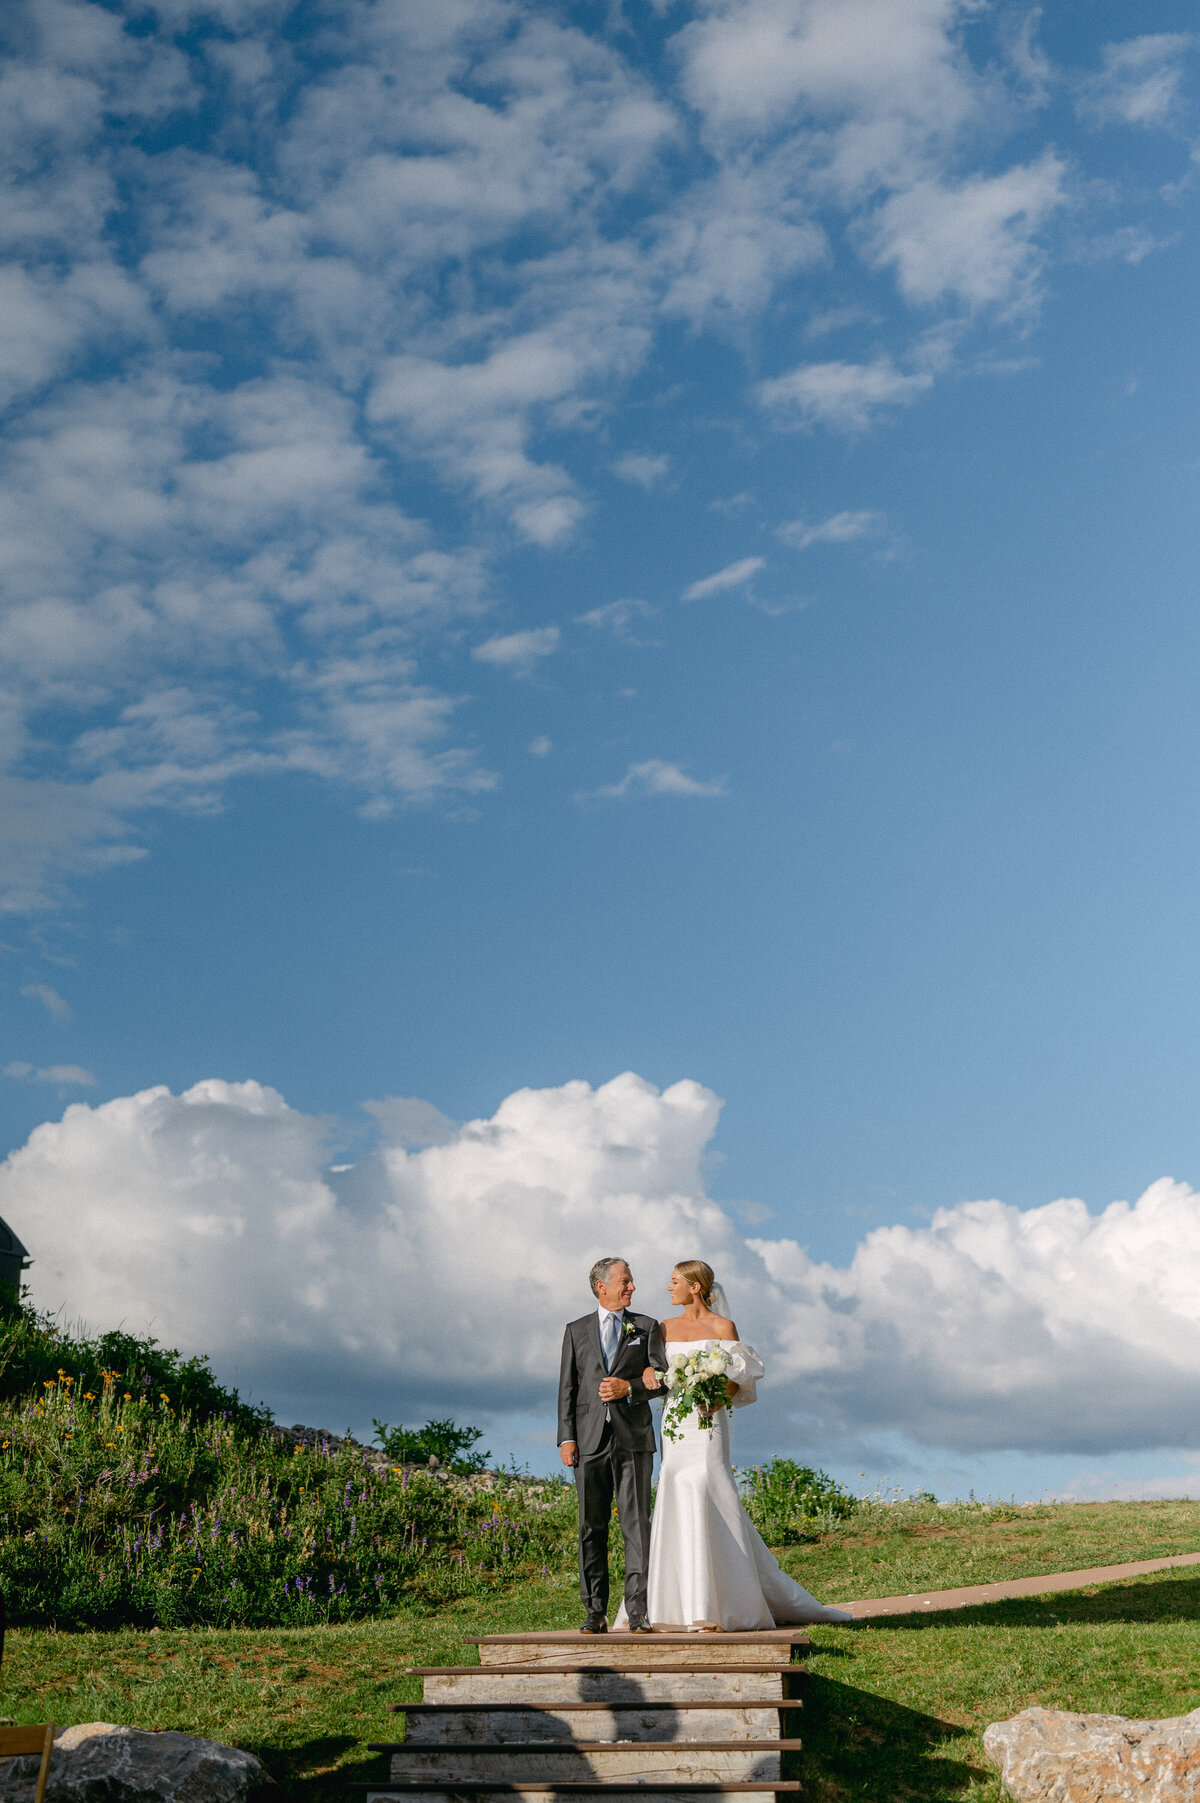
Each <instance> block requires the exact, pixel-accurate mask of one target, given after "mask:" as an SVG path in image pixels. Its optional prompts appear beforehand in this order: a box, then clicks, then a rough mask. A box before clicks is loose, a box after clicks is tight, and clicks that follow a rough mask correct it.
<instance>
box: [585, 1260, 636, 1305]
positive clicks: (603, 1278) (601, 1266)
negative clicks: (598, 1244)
mask: <svg viewBox="0 0 1200 1803" xmlns="http://www.w3.org/2000/svg"><path fill="white" fill-rule="evenodd" d="M614 1265H624V1267H625V1269H626V1270H627V1271H628V1269H629V1260H628V1259H627V1258H617V1257H613V1258H598V1259H597V1260H596V1262H595V1264H594V1265H593V1266H592V1268H591V1270H590V1271H589V1272H588V1282H589V1283H590V1284H591V1286H592V1295H593V1296H598V1295H599V1294H600V1285H601V1284H602V1283H607V1282H608V1274H609V1272H610V1271H611V1270H612V1268H613V1266H614Z"/></svg>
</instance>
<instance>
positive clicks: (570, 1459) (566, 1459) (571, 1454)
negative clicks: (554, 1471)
mask: <svg viewBox="0 0 1200 1803" xmlns="http://www.w3.org/2000/svg"><path fill="white" fill-rule="evenodd" d="M558 1456H559V1458H560V1459H561V1460H562V1462H563V1464H564V1465H578V1463H579V1448H578V1446H576V1444H575V1442H574V1440H564V1441H563V1443H562V1445H561V1446H560V1447H559V1449H558Z"/></svg>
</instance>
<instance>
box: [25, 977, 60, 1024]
mask: <svg viewBox="0 0 1200 1803" xmlns="http://www.w3.org/2000/svg"><path fill="white" fill-rule="evenodd" d="M21 994H22V995H27V996H28V997H29V999H30V1001H33V1002H40V1003H41V1004H42V1007H43V1008H44V1009H45V1010H46V1013H47V1014H49V1015H50V1016H51V1017H52V1018H53V1019H54V1020H66V1019H67V1018H68V1017H69V1015H70V1012H71V1005H70V1003H69V1002H68V1001H66V999H65V998H64V997H63V996H61V995H59V993H58V990H57V989H52V988H51V987H50V985H49V983H25V984H23V985H22V988H21Z"/></svg>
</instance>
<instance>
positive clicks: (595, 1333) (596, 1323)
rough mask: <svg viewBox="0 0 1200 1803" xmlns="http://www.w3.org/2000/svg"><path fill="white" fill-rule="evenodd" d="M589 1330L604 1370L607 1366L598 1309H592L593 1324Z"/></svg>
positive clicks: (601, 1367)
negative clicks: (605, 1364)
mask: <svg viewBox="0 0 1200 1803" xmlns="http://www.w3.org/2000/svg"><path fill="white" fill-rule="evenodd" d="M589 1332H590V1333H591V1336H592V1344H593V1345H594V1347H595V1349H596V1357H597V1358H598V1359H599V1360H600V1369H601V1370H602V1371H603V1370H604V1368H605V1366H604V1341H603V1340H602V1339H601V1338H600V1314H599V1311H598V1310H597V1309H593V1310H592V1325H591V1327H590V1329H589Z"/></svg>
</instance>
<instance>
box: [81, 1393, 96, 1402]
mask: <svg viewBox="0 0 1200 1803" xmlns="http://www.w3.org/2000/svg"><path fill="white" fill-rule="evenodd" d="M83 1400H84V1401H85V1402H95V1400H96V1392H95V1391H94V1390H85V1391H84V1392H83Z"/></svg>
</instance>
